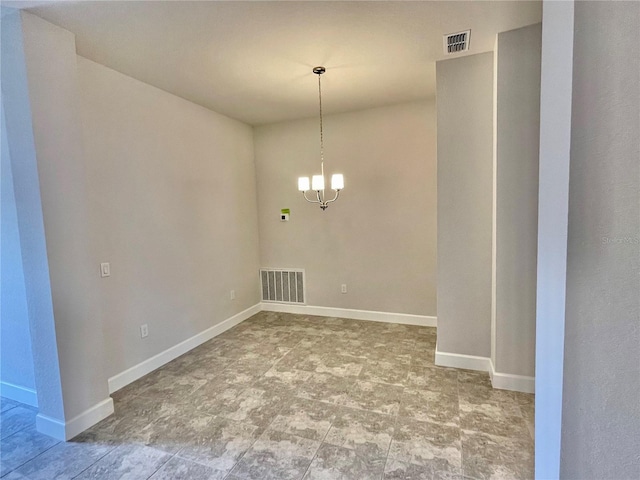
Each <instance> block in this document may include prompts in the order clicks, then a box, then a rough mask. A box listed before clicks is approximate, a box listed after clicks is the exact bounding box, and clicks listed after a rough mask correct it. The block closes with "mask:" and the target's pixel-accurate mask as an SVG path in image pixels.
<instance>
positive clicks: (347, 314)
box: [260, 302, 437, 327]
mask: <svg viewBox="0 0 640 480" xmlns="http://www.w3.org/2000/svg"><path fill="white" fill-rule="evenodd" d="M260 306H261V309H262V310H264V311H266V312H282V313H296V314H299V315H317V316H321V317H338V318H349V319H351V320H369V321H372V322H386V323H400V324H403V325H419V326H421V327H435V326H437V317H428V316H426V315H412V314H409V313H389V312H374V311H371V310H353V309H350V308H333V307H314V306H311V305H291V304H287V303H267V302H262V303H261V304H260Z"/></svg>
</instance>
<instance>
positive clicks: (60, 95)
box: [3, 13, 113, 439]
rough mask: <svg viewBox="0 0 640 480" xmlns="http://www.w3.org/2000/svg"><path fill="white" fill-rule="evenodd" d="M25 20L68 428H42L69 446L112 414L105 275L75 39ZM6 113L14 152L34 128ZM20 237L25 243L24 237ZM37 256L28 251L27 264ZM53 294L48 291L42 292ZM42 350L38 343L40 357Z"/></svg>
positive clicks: (15, 159) (54, 421) (16, 160)
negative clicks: (95, 245)
mask: <svg viewBox="0 0 640 480" xmlns="http://www.w3.org/2000/svg"><path fill="white" fill-rule="evenodd" d="M21 20H22V39H23V42H24V63H25V65H26V82H25V83H26V85H27V87H28V100H29V101H30V105H31V118H32V130H30V131H29V133H30V132H31V131H32V132H33V141H34V145H35V157H36V161H37V173H38V177H39V182H40V197H41V205H42V219H43V222H44V235H45V237H46V252H47V258H48V267H49V271H48V273H49V278H50V285H51V287H50V294H51V301H52V304H53V317H54V319H55V332H56V336H55V338H56V340H57V351H58V361H59V365H60V381H61V384H62V395H63V406H64V417H63V418H64V421H61V419H60V417H53V418H50V417H49V416H48V415H46V414H44V413H43V412H41V413H40V414H39V415H38V419H37V425H38V429H39V430H41V431H44V432H45V433H48V434H50V435H52V436H54V437H57V438H67V439H68V438H71V437H73V436H74V435H75V434H77V433H79V432H80V431H82V430H84V429H85V428H87V427H89V426H91V425H92V424H93V423H95V422H97V421H99V420H101V419H102V418H104V417H105V416H107V415H109V414H111V413H112V412H113V401H112V400H111V398H110V397H109V392H108V387H107V379H106V376H105V373H104V364H103V331H102V323H101V320H100V316H99V315H98V312H96V311H95V309H93V308H92V307H93V306H94V305H95V304H96V298H95V295H96V292H95V289H92V288H91V281H92V279H94V278H95V277H96V276H97V275H98V274H99V273H98V272H99V266H98V263H99V262H95V261H94V260H93V258H92V255H91V251H90V242H89V234H88V233H89V232H88V225H89V224H90V218H89V215H88V212H87V201H86V199H87V195H86V191H85V182H86V180H85V173H84V158H83V150H82V130H81V124H80V116H79V110H78V105H77V102H78V85H77V67H76V49H75V38H74V36H73V35H72V34H71V33H70V32H68V31H66V30H63V29H61V28H59V27H56V26H55V25H52V24H50V23H48V22H45V21H44V20H41V19H40V18H38V17H35V16H33V15H30V14H28V13H22V14H21ZM3 43H4V42H3ZM3 75H4V68H3ZM3 80H4V79H3ZM22 80H23V81H24V79H22ZM16 88H24V87H16ZM3 90H4V81H3ZM7 97H9V95H7ZM5 102H6V99H5ZM5 108H6V109H7V111H6V114H7V122H8V134H9V145H10V146H11V144H12V142H13V141H14V140H15V141H19V140H18V139H19V137H20V136H21V135H26V134H27V133H26V132H25V130H24V129H26V128H28V126H27V125H24V124H23V125H22V127H23V129H21V130H13V131H12V128H11V126H12V125H11V122H12V120H11V118H10V116H11V112H10V111H9V106H8V104H5ZM11 159H12V166H13V167H14V175H15V179H14V181H15V182H16V191H18V189H19V188H18V185H17V184H18V183H20V189H22V188H26V187H27V186H30V187H31V188H33V184H31V185H25V184H22V183H21V181H22V180H23V179H24V177H23V176H21V175H20V172H18V166H19V165H21V164H22V162H23V157H22V156H21V155H13V152H12V155H11ZM16 195H17V194H16ZM17 200H18V199H17ZM18 215H19V216H20V215H21V213H20V211H19V212H18ZM20 234H21V237H22V231H21V232H20ZM30 253H31V251H30V250H28V249H24V248H23V255H24V256H28V255H29V254H30ZM25 270H26V268H25ZM27 282H29V281H27ZM47 293H48V289H47V290H45V291H42V292H37V294H39V295H46V294H47ZM32 331H33V328H32ZM37 348H39V345H36V342H35V341H34V350H35V349H37ZM36 367H37V366H36ZM38 391H40V385H38Z"/></svg>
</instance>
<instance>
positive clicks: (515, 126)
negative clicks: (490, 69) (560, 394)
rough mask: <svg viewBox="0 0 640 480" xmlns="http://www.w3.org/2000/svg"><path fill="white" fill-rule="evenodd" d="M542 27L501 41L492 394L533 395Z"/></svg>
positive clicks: (508, 35) (497, 87) (502, 36)
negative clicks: (497, 390)
mask: <svg viewBox="0 0 640 480" xmlns="http://www.w3.org/2000/svg"><path fill="white" fill-rule="evenodd" d="M541 35H542V30H541V25H540V24H536V25H530V26H528V27H524V28H519V29H517V30H511V31H509V32H504V33H500V34H498V38H497V48H496V51H495V54H494V56H495V59H496V76H495V78H494V82H495V84H496V85H495V88H494V92H495V98H494V101H495V115H496V118H495V140H496V143H495V155H494V162H495V165H494V175H495V182H494V185H495V191H494V202H495V218H494V222H495V232H494V237H493V241H494V242H495V248H494V255H495V260H494V262H495V269H496V271H495V300H494V301H495V306H494V311H495V321H494V322H492V327H493V328H492V344H493V349H492V350H494V351H495V357H493V356H492V357H493V358H492V361H493V368H494V373H493V377H492V380H493V386H494V387H496V388H506V389H509V390H518V391H524V392H533V390H534V375H535V335H536V328H535V327H536V257H537V244H538V242H537V239H538V238H537V237H538V157H539V143H540V48H541Z"/></svg>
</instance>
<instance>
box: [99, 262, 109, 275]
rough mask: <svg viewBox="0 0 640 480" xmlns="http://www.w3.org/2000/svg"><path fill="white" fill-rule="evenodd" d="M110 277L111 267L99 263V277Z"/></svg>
mask: <svg viewBox="0 0 640 480" xmlns="http://www.w3.org/2000/svg"><path fill="white" fill-rule="evenodd" d="M110 275H111V267H110V266H109V264H108V263H101V264H100V276H101V277H108V276H110Z"/></svg>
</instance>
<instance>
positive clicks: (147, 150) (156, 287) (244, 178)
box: [78, 57, 259, 382]
mask: <svg viewBox="0 0 640 480" xmlns="http://www.w3.org/2000/svg"><path fill="white" fill-rule="evenodd" d="M78 76H79V80H80V99H81V112H82V126H83V139H84V147H85V152H86V161H85V169H86V172H87V173H86V174H87V184H88V190H87V197H86V199H85V201H86V202H87V204H88V206H89V209H90V212H91V217H92V221H91V224H90V230H89V232H88V234H89V237H88V238H89V241H90V243H91V247H92V252H93V257H92V265H91V267H92V270H93V271H94V272H95V275H93V277H92V279H91V282H90V285H91V288H92V290H93V291H94V292H95V293H96V294H97V304H96V309H95V310H96V312H99V316H100V317H101V319H102V323H103V328H104V339H105V345H106V351H105V355H106V364H105V368H106V371H105V375H106V377H107V378H108V377H111V376H113V375H115V374H118V373H121V372H122V371H124V370H126V369H127V368H130V367H132V366H134V365H136V364H138V363H139V362H142V361H143V360H146V359H148V358H149V357H152V356H153V355H156V354H158V353H160V352H162V351H164V350H165V349H167V348H169V347H172V346H174V345H176V344H177V343H179V342H181V341H183V340H186V339H187V338H189V337H191V336H193V335H195V334H197V333H200V332H202V331H203V330H205V329H207V328H209V327H212V326H213V325H215V324H217V323H220V322H221V321H223V320H225V319H227V318H229V317H231V316H233V315H234V314H236V313H238V312H240V311H242V310H245V309H246V308H248V307H250V306H253V305H255V304H256V303H257V302H258V301H259V296H258V268H259V267H258V222H257V206H256V194H255V169H254V163H253V138H252V130H251V128H250V127H248V126H247V125H245V124H243V123H241V122H238V121H235V120H231V119H229V118H227V117H225V116H223V115H219V114H217V113H215V112H212V111H210V110H207V109H205V108H203V107H200V106H198V105H195V104H193V103H191V102H188V101H186V100H183V99H181V98H178V97H176V96H174V95H171V94H168V93H166V92H164V91H162V90H159V89H157V88H155V87H151V86H150V85H147V84H145V83H142V82H139V81H137V80H134V79H132V78H130V77H127V76H125V75H122V74H120V73H118V72H116V71H114V70H111V69H109V68H107V67H104V66H102V65H99V64H97V63H94V62H91V61H90V60H86V59H84V58H82V57H78ZM101 262H110V264H111V276H110V277H108V278H104V279H103V278H100V277H99V275H98V274H97V272H98V266H99V264H100V263H101ZM231 290H235V293H236V298H235V300H231V299H230V291H231ZM141 324H147V325H148V327H149V336H148V337H147V338H144V339H141V338H140V332H139V327H140V325H141ZM104 381H105V382H106V378H105V380H104Z"/></svg>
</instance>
